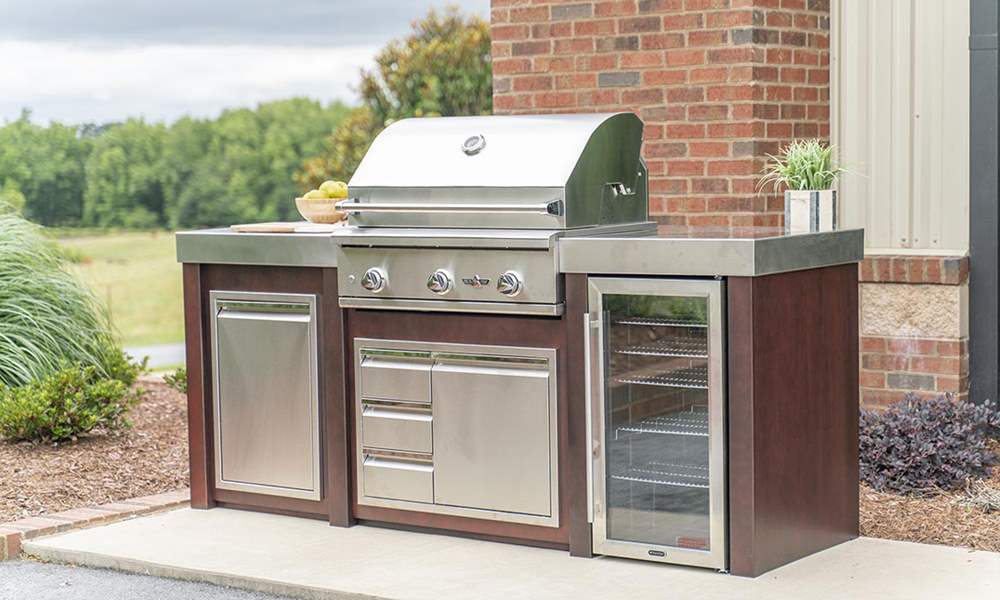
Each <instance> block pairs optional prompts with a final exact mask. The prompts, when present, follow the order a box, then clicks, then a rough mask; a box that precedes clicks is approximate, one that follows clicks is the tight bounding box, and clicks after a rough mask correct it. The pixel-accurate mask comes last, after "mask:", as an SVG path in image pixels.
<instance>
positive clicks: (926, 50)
mask: <svg viewBox="0 0 1000 600" xmlns="http://www.w3.org/2000/svg"><path fill="white" fill-rule="evenodd" d="M831 34H832V35H831V44H832V53H831V56H832V58H831V60H832V67H831V76H832V89H831V109H832V111H831V119H832V123H831V138H832V142H833V143H834V144H835V145H836V146H837V148H838V154H839V156H840V158H841V161H842V162H843V163H844V164H845V166H846V167H847V168H848V169H850V170H851V173H850V174H848V175H846V176H845V177H844V178H843V179H842V181H841V183H840V185H839V198H840V203H841V207H840V211H841V214H840V216H841V224H842V227H864V228H865V241H866V245H867V247H868V249H869V252H871V253H896V254H903V253H921V254H955V253H965V252H967V251H968V248H969V234H968V229H969V50H968V36H969V1H968V0H834V2H833V3H832V7H831Z"/></svg>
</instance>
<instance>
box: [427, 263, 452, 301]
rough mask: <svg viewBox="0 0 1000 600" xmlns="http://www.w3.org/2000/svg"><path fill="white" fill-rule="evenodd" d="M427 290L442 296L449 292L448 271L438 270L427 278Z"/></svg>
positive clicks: (449, 280) (449, 277) (449, 279)
mask: <svg viewBox="0 0 1000 600" xmlns="http://www.w3.org/2000/svg"><path fill="white" fill-rule="evenodd" d="M427 289H429V290H430V291H432V292H434V293H435V294H441V295H442V296H443V295H445V294H447V293H448V292H450V291H451V276H449V275H448V271H445V270H444V269H438V270H437V271H434V272H433V273H432V274H431V276H430V277H428V278H427Z"/></svg>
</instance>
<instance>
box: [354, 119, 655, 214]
mask: <svg viewBox="0 0 1000 600" xmlns="http://www.w3.org/2000/svg"><path fill="white" fill-rule="evenodd" d="M641 144H642V121H640V120H639V118H638V117H636V116H635V115H634V114H632V113H613V114H578V115H532V116H489V117H437V118H423V119H404V120H401V121H397V122H396V123H393V124H392V125H390V126H389V127H388V128H386V129H385V130H384V131H383V132H382V133H381V134H379V135H378V137H376V138H375V141H374V142H373V143H372V146H371V148H370V149H369V150H368V153H367V154H365V157H364V158H363V159H362V161H361V164H360V165H359V166H358V168H357V170H356V171H355V173H354V177H352V178H351V181H350V184H349V186H350V191H351V196H352V197H351V198H349V199H348V200H346V201H344V202H342V203H341V204H340V206H341V208H342V209H343V210H345V211H347V212H348V215H349V219H350V223H351V224H352V225H357V226H362V227H380V226H381V227H477V228H497V227H501V228H530V229H566V228H574V227H587V226H593V225H604V224H614V223H636V222H643V221H645V220H646V219H647V213H648V211H647V200H646V198H647V186H646V169H645V165H644V164H643V162H642V160H641V158H640V157H639V150H640V147H641Z"/></svg>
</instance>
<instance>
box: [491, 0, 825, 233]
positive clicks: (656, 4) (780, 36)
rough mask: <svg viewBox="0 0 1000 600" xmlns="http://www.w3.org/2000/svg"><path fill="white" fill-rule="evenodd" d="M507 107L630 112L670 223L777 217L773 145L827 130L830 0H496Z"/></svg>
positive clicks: (661, 211)
mask: <svg viewBox="0 0 1000 600" xmlns="http://www.w3.org/2000/svg"><path fill="white" fill-rule="evenodd" d="M492 6H493V9H492V34H493V73H494V92H493V106H494V112H496V113H497V114H515V113H520V114H524V113H550V112H599V111H620V110H630V111H634V112H636V113H637V114H638V115H639V116H640V117H642V119H643V121H645V123H646V130H645V143H644V145H643V156H644V157H645V159H646V161H647V163H648V165H649V174H650V181H649V188H650V189H649V191H650V212H651V213H652V214H653V215H654V218H656V219H657V220H658V221H660V222H661V223H668V224H690V225H720V226H742V225H774V226H777V225H780V224H781V212H782V209H783V201H782V200H781V198H780V197H779V196H778V195H776V194H758V193H757V191H756V182H757V179H758V178H757V174H758V173H759V172H760V170H761V169H762V168H763V165H764V163H765V161H766V160H767V157H766V155H767V154H768V153H774V152H776V151H777V149H778V147H779V146H780V145H782V144H785V143H787V142H788V141H790V140H791V139H793V138H799V137H820V138H827V137H828V135H829V112H830V111H829V58H830V56H829V23H830V20H829V6H828V2H827V1H826V0H609V1H597V2H576V1H569V2H567V1H544V0H493V3H492Z"/></svg>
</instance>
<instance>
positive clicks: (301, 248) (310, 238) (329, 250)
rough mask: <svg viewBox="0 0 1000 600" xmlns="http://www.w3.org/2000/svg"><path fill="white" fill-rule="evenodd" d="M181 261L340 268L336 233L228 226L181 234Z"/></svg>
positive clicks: (179, 256)
mask: <svg viewBox="0 0 1000 600" xmlns="http://www.w3.org/2000/svg"><path fill="white" fill-rule="evenodd" d="M176 235H177V262H181V263H206V264H222V265H274V266H281V267H336V266H337V245H336V244H334V242H333V233H332V232H323V233H237V232H235V231H233V230H231V229H229V228H228V227H223V228H219V229H202V230H200V231H179V232H177V234H176Z"/></svg>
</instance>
